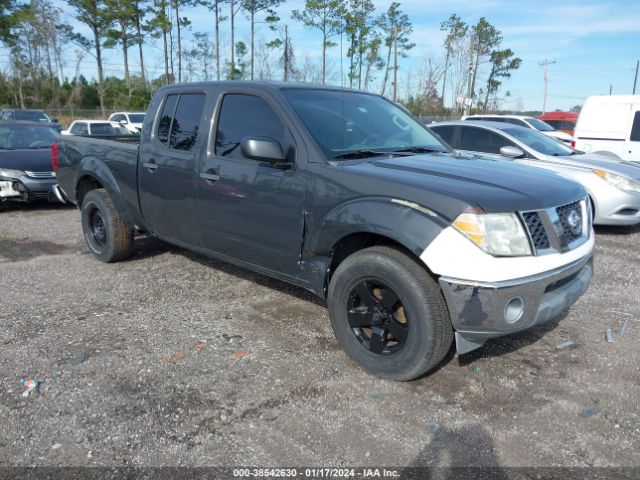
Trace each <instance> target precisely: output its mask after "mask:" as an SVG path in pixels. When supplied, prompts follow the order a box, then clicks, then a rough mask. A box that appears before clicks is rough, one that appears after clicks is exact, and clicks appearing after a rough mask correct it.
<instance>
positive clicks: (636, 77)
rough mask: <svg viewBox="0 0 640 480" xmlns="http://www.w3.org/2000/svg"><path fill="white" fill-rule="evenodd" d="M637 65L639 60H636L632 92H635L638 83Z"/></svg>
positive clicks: (639, 64) (639, 62)
mask: <svg viewBox="0 0 640 480" xmlns="http://www.w3.org/2000/svg"><path fill="white" fill-rule="evenodd" d="M638 66H640V60H636V76H635V78H634V79H633V94H634V95H635V94H636V85H637V84H638Z"/></svg>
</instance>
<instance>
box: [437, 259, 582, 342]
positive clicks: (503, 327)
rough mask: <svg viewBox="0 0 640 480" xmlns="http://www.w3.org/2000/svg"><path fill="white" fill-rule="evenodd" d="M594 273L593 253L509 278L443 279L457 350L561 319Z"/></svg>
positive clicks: (442, 284) (443, 289) (441, 281)
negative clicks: (547, 269)
mask: <svg viewBox="0 0 640 480" xmlns="http://www.w3.org/2000/svg"><path fill="white" fill-rule="evenodd" d="M592 276H593V256H592V255H591V254H589V255H588V256H586V257H584V258H582V259H579V260H577V261H575V262H573V263H571V264H569V265H565V266H563V267H560V268H558V269H555V270H552V271H550V272H545V273H542V274H538V275H534V276H531V277H525V278H520V279H517V280H513V281H507V282H497V283H478V282H465V281H464V280H458V279H450V278H445V277H441V278H440V280H439V281H440V286H441V288H442V291H443V293H444V296H445V299H446V302H447V306H448V307H449V313H450V315H451V323H452V325H453V328H454V329H455V330H456V349H457V351H458V353H459V354H463V353H467V352H470V351H471V350H475V349H476V348H479V347H481V346H482V345H483V344H484V342H485V341H486V340H488V339H490V338H496V337H501V336H504V335H509V334H511V333H515V332H520V331H522V330H526V329H528V328H531V327H533V326H534V325H539V324H542V323H544V322H547V321H549V320H552V319H554V318H556V317H558V316H559V315H560V314H561V313H562V312H563V311H565V310H566V309H567V308H569V307H570V306H571V305H573V304H574V303H575V302H576V301H577V300H578V298H580V296H581V295H582V294H583V293H584V292H585V291H586V290H587V288H588V287H589V284H590V283H591V278H592Z"/></svg>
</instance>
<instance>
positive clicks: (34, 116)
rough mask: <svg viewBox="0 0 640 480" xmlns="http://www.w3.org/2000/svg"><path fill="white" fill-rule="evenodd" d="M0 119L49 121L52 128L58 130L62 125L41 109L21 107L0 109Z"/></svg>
mask: <svg viewBox="0 0 640 480" xmlns="http://www.w3.org/2000/svg"><path fill="white" fill-rule="evenodd" d="M0 120H22V121H27V122H44V123H50V124H51V125H52V126H53V128H55V129H56V130H58V131H60V130H62V125H60V124H59V123H58V119H57V118H51V117H50V116H49V115H47V114H46V113H44V112H43V111H42V110H36V109H22V108H3V109H2V110H0Z"/></svg>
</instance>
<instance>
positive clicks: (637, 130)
mask: <svg viewBox="0 0 640 480" xmlns="http://www.w3.org/2000/svg"><path fill="white" fill-rule="evenodd" d="M629 140H631V141H632V142H640V111H638V112H636V114H635V116H634V117H633V126H632V127H631V137H630V138H629Z"/></svg>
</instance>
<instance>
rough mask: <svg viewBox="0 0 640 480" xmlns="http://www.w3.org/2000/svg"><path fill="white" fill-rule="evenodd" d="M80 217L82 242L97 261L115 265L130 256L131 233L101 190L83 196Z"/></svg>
mask: <svg viewBox="0 0 640 480" xmlns="http://www.w3.org/2000/svg"><path fill="white" fill-rule="evenodd" d="M81 216H82V231H83V233H84V239H85V241H86V242H87V245H88V246H89V249H90V250H91V252H92V253H93V254H94V255H95V256H96V257H97V258H98V260H100V261H102V262H107V263H110V262H117V261H119V260H124V259H125V258H127V257H128V256H129V255H131V252H132V251H133V229H131V228H129V227H128V226H127V225H125V223H124V222H123V221H122V219H121V218H120V215H119V214H118V211H117V210H116V207H115V206H114V205H113V201H112V200H111V197H109V194H108V193H107V192H106V191H105V190H104V189H103V188H98V189H96V190H91V191H90V192H89V193H87V194H86V195H85V196H84V198H83V200H82V207H81Z"/></svg>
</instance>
